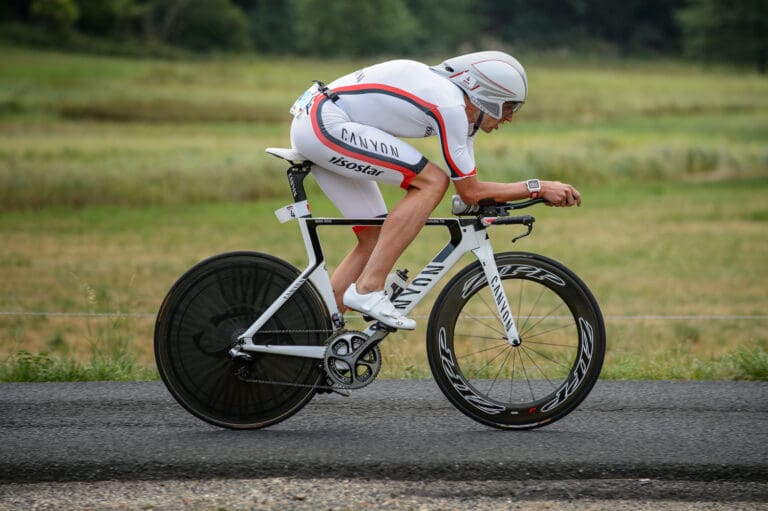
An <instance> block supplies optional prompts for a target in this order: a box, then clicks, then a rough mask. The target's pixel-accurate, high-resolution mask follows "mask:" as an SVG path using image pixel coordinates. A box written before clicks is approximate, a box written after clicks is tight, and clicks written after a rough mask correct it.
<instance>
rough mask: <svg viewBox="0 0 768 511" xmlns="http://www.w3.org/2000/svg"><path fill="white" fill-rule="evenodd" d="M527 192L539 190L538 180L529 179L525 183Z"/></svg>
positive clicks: (539, 183)
mask: <svg viewBox="0 0 768 511" xmlns="http://www.w3.org/2000/svg"><path fill="white" fill-rule="evenodd" d="M525 186H526V187H527V188H528V191H529V192H538V191H540V190H541V182H540V181H539V180H538V179H529V180H528V181H526V182H525Z"/></svg>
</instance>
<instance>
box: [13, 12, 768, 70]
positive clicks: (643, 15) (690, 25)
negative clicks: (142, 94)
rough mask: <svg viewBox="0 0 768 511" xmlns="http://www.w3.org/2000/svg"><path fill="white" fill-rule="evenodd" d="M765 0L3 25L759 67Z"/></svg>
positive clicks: (193, 47)
mask: <svg viewBox="0 0 768 511" xmlns="http://www.w3.org/2000/svg"><path fill="white" fill-rule="evenodd" d="M767 34H768V0H624V1H622V2H616V1H615V0H538V1H531V0H3V2H2V3H0V37H2V38H4V39H12V40H15V41H16V42H27V43H30V44H48V45H51V44H55V45H57V46H59V47H62V45H64V47H66V46H67V45H69V46H70V47H72V46H78V47H79V48H77V49H88V48H87V47H89V46H90V47H91V49H95V50H96V51H98V50H99V49H101V50H103V51H104V50H105V51H111V52H123V53H131V52H133V53H151V52H152V51H156V50H157V49H167V50H171V49H181V50H184V51H190V52H211V51H242V50H251V51H258V52H261V53H265V54H277V55H318V56H328V57H339V56H368V55H420V56H425V55H434V56H447V55H451V54H453V53H456V52H460V51H468V50H472V49H477V48H487V47H512V48H514V49H515V50H516V51H517V50H519V49H534V50H537V51H559V52H579V53H583V52H592V53H594V52H597V53H603V52H610V53H614V54H618V55H619V56H630V55H648V54H654V55H659V54H660V55H686V56H689V57H694V58H701V59H706V60H721V61H727V62H738V63H746V64H748V65H752V66H755V67H757V68H759V69H760V70H761V71H762V72H765V71H766V65H767V62H768V37H767Z"/></svg>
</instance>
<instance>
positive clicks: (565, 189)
mask: <svg viewBox="0 0 768 511" xmlns="http://www.w3.org/2000/svg"><path fill="white" fill-rule="evenodd" d="M541 196H542V197H543V198H544V200H546V201H547V205H548V206H557V207H561V208H567V207H570V206H581V194H580V193H579V191H578V190H577V189H576V188H574V187H573V186H571V185H569V184H566V183H561V182H560V181H542V182H541Z"/></svg>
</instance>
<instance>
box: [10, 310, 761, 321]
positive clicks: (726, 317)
mask: <svg viewBox="0 0 768 511" xmlns="http://www.w3.org/2000/svg"><path fill="white" fill-rule="evenodd" d="M156 315H157V314H156V313H153V312H120V311H114V312H46V311H0V316H41V317H71V318H114V317H122V318H153V317H155V316H156ZM411 317H413V318H422V319H425V318H428V317H429V316H428V315H413V316H411ZM603 319H605V320H607V321H657V320H658V321H712V320H723V321H732V320H757V321H764V320H768V314H667V315H665V314H638V315H624V314H617V315H604V316H603Z"/></svg>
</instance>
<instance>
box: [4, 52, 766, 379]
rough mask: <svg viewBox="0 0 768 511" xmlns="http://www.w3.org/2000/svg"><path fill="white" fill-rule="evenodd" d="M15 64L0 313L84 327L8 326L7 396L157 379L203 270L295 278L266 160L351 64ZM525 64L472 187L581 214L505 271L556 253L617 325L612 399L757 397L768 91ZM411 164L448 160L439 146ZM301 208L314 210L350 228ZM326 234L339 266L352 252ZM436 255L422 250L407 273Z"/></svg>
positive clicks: (394, 348) (274, 164) (292, 238)
mask: <svg viewBox="0 0 768 511" xmlns="http://www.w3.org/2000/svg"><path fill="white" fill-rule="evenodd" d="M2 51H3V59H1V60H0V239H2V243H0V275H2V278H3V285H2V286H0V311H27V312H29V311H33V312H36V311H42V312H63V313H79V312H87V313H89V314H92V315H91V316H87V317H81V316H62V315H53V314H49V315H31V316H29V315H27V316H24V315H0V381H2V380H6V381H9V380H25V379H26V380H39V379H43V380H45V379H63V380H71V379H94V378H96V379H101V378H114V379H124V378H125V379H131V378H147V377H154V375H155V373H154V369H153V357H152V325H153V320H154V318H153V314H154V312H155V311H156V309H157V306H158V304H159V302H160V300H161V299H162V296H163V295H164V294H165V292H166V291H167V289H168V288H169V287H170V285H171V284H172V283H173V281H174V280H175V278H177V277H178V276H179V275H180V274H181V273H182V272H183V271H184V270H185V269H186V268H188V267H189V266H190V265H192V264H194V263H195V262H197V261H198V260H200V259H202V258H204V257H207V256H209V255H212V254H215V253H218V252H222V251H226V250H236V249H253V250H261V251H266V252H270V253H274V254H276V255H278V256H280V257H283V258H285V259H287V260H288V261H290V262H291V263H292V264H294V265H296V266H303V264H304V263H305V261H304V256H303V255H302V254H303V247H302V245H301V241H300V238H299V236H298V232H297V231H296V228H295V226H294V225H292V224H288V225H282V226H281V225H280V224H278V223H277V222H276V221H275V220H274V217H273V216H272V211H273V210H274V209H276V208H277V207H280V206H282V205H283V204H285V203H286V202H287V201H288V197H289V194H288V189H287V186H286V184H285V178H284V165H283V164H282V162H281V161H279V160H277V159H276V158H273V157H270V156H268V155H266V154H264V152H263V149H264V148H265V147H268V146H284V145H287V143H288V130H289V124H288V120H289V117H288V114H287V107H288V106H289V105H290V104H291V102H292V101H293V99H294V98H295V97H296V96H297V95H298V94H299V93H301V92H302V90H303V89H304V88H305V87H306V86H307V85H308V84H309V83H310V81H311V80H312V79H322V80H326V81H327V80H329V79H332V78H333V77H335V76H337V75H339V74H342V73H345V72H348V71H351V70H354V69H356V68H357V67H359V65H360V63H359V62H354V61H340V60H339V61H333V60H330V61H320V60H298V59H284V60H277V59H264V58H261V57H254V56H245V57H226V58H213V59H207V60H189V61H181V60H175V61H172V62H168V61H162V60H151V59H120V58H105V57H93V56H79V55H69V54H58V53H54V52H39V51H31V50H20V49H16V48H2ZM524 62H525V63H526V65H527V69H528V71H529V76H530V79H531V97H530V100H529V102H528V104H526V106H525V108H524V109H523V110H522V112H521V114H520V116H519V118H517V119H516V121H515V122H514V123H513V124H512V125H509V126H505V127H504V128H503V129H502V130H500V131H498V132H496V133H494V134H492V135H490V136H486V135H484V134H483V135H481V136H479V137H478V139H477V141H476V144H475V147H476V154H477V159H478V169H479V173H480V176H481V178H485V179H490V180H504V181H508V180H518V179H523V178H527V177H530V176H538V177H541V178H545V179H558V180H562V181H568V182H572V183H573V184H574V185H576V186H577V187H578V188H579V189H580V190H581V191H582V192H583V194H584V205H583V207H582V208H579V209H570V210H560V209H550V208H538V209H537V210H536V211H534V214H535V215H536V217H537V224H536V229H535V231H534V235H533V236H532V237H530V238H526V239H525V240H522V241H521V242H519V243H518V244H516V245H515V246H511V245H509V243H508V241H509V239H511V237H512V235H511V231H506V230H505V231H500V230H499V231H493V232H492V236H493V237H494V242H495V244H496V245H495V246H496V248H497V250H512V249H514V250H527V251H534V252H540V253H543V254H546V255H549V256H551V257H554V258H556V259H559V260H561V261H563V262H564V263H565V264H566V265H567V266H569V267H571V268H572V269H574V270H575V271H576V272H577V273H578V274H579V275H580V276H581V277H582V278H584V279H585V280H586V281H587V283H588V284H589V286H590V287H591V288H592V290H593V291H594V292H595V294H596V296H597V297H598V300H599V301H600V303H601V306H602V308H603V312H604V314H605V315H606V316H607V317H608V318H609V320H608V323H607V328H608V335H609V348H608V356H607V359H606V365H605V369H604V375H605V377H609V378H661V379H667V378H675V379H680V378H682V379H756V380H765V379H766V358H767V357H768V355H766V349H767V346H768V321H766V320H765V319H759V318H760V317H762V316H764V315H765V310H768V292H766V290H765V285H764V284H765V275H766V274H768V242H767V241H766V240H768V237H767V236H766V234H768V223H767V222H768V207H767V206H766V201H765V197H766V195H768V143H766V142H768V80H766V79H765V78H764V77H760V76H758V75H754V74H749V73H743V72H741V73H738V74H736V73H732V72H729V70H724V69H707V70H703V69H699V68H696V67H693V66H690V65H688V64H682V63H679V62H671V61H665V62H653V61H630V62H617V61H611V62H604V63H598V62H594V61H578V59H570V60H569V61H564V60H557V59H554V60H553V59H551V58H550V59H545V60H537V59H530V60H524ZM414 145H416V146H417V147H418V148H420V149H421V150H422V151H423V152H424V153H425V155H427V157H428V158H431V159H434V160H435V161H437V162H441V161H442V157H441V155H440V153H439V148H438V147H437V146H436V141H435V140H434V139H425V140H416V141H414ZM309 189H310V197H311V201H312V206H313V212H315V213H316V214H319V215H329V214H335V211H334V210H333V208H332V207H331V206H330V205H329V204H328V203H327V201H325V200H324V199H323V198H322V197H321V194H320V193H319V192H318V190H317V188H316V187H315V186H314V185H312V183H311V182H310V186H309ZM399 193H400V192H399V191H398V190H395V189H391V188H390V189H386V190H385V195H386V199H387V202H388V203H389V204H392V203H393V202H394V201H395V200H397V197H398V196H399ZM438 214H441V215H445V214H447V202H446V204H444V205H443V206H442V207H441V209H440V210H439V211H438ZM323 236H324V239H325V240H326V242H327V246H328V247H329V254H328V256H329V261H330V266H331V267H333V266H334V265H335V264H337V263H338V261H339V260H340V259H341V257H342V256H343V254H344V253H345V251H346V250H348V249H349V248H350V246H351V235H350V233H349V232H348V230H337V231H331V230H328V231H326V232H323ZM443 240H444V233H443V232H440V231H439V230H437V229H428V230H426V231H425V232H424V233H423V235H422V236H421V237H420V238H419V240H418V242H417V243H416V244H415V245H414V246H413V247H412V248H411V249H409V251H408V252H406V254H404V256H403V258H402V260H401V264H400V266H407V267H409V268H412V269H414V270H415V269H416V268H417V267H419V266H420V265H421V264H423V263H424V262H426V259H428V258H429V256H431V255H432V254H433V253H434V252H435V251H436V250H437V248H438V247H439V246H440V245H441V244H442V243H443ZM467 262H469V261H467ZM433 300H434V297H430V298H428V299H427V300H426V302H428V303H427V305H425V306H424V307H422V308H421V309H419V310H417V311H416V313H417V314H418V315H420V316H421V318H419V322H420V324H421V325H420V330H417V331H416V332H415V333H413V334H408V335H406V334H403V333H397V334H396V335H394V336H392V337H391V338H390V339H388V341H387V342H385V343H384V344H383V345H382V351H383V355H384V368H383V370H382V376H384V377H428V376H429V369H428V365H427V363H426V359H425V355H424V346H423V335H424V331H423V329H424V327H425V326H426V317H425V316H426V315H427V314H428V311H429V308H428V307H429V305H430V304H431V303H432V301H433ZM121 313H123V314H121ZM129 313H141V314H143V315H131V314H129ZM628 316H630V317H636V316H680V317H682V318H683V319H621V318H626V317H628ZM711 316H718V317H720V316H721V317H728V318H730V319H718V318H711ZM735 316H748V317H750V318H753V319H739V318H736V317H735ZM610 318H613V319H610ZM685 318H689V319H685ZM351 326H352V327H354V324H352V325H351Z"/></svg>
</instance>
